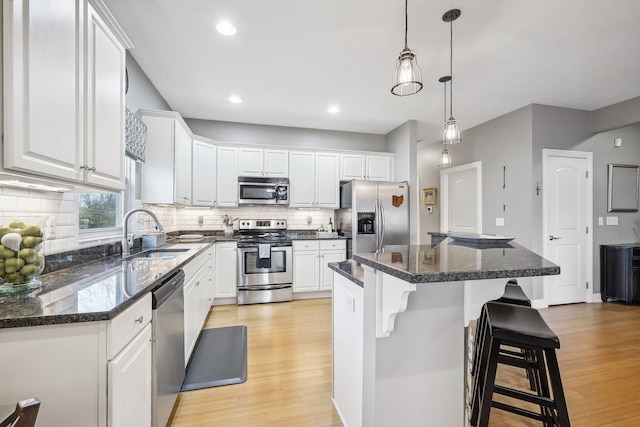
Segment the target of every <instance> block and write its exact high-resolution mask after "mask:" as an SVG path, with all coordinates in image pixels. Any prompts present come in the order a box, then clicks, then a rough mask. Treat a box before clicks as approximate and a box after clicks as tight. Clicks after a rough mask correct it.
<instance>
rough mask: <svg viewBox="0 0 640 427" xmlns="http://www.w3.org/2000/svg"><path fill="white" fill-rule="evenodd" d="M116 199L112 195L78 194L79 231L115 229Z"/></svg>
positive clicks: (116, 215)
mask: <svg viewBox="0 0 640 427" xmlns="http://www.w3.org/2000/svg"><path fill="white" fill-rule="evenodd" d="M118 199H119V197H117V194H114V193H82V194H80V212H79V222H78V224H79V227H80V230H88V229H92V230H94V229H97V228H113V227H117V226H118V225H119V224H118V211H119V209H118V201H119V200H118Z"/></svg>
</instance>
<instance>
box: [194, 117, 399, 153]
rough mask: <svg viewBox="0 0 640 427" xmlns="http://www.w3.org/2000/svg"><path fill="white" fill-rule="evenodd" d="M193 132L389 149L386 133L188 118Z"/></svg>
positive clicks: (226, 137) (228, 139) (286, 143)
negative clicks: (377, 133) (376, 133)
mask: <svg viewBox="0 0 640 427" xmlns="http://www.w3.org/2000/svg"><path fill="white" fill-rule="evenodd" d="M185 121H186V122H187V125H189V128H191V131H192V132H193V133H194V134H196V135H200V136H204V137H205V138H210V139H213V140H216V141H225V142H242V143H247V144H264V145H282V146H286V147H301V148H326V149H329V150H363V151H383V152H384V151H386V148H387V147H386V141H385V137H384V135H375V134H370V133H357V132H342V131H332V130H321V129H306V128H293V127H284V126H268V125H257V124H250V123H235V122H221V121H215V120H200V119H189V118H187V119H185Z"/></svg>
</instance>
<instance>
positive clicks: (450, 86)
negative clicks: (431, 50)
mask: <svg viewBox="0 0 640 427" xmlns="http://www.w3.org/2000/svg"><path fill="white" fill-rule="evenodd" d="M450 24H451V26H450V36H451V37H450V38H449V40H450V44H449V72H450V74H449V76H450V77H451V81H450V82H449V89H450V93H449V106H450V110H449V114H450V117H453V20H451V21H450ZM445 87H446V83H445ZM445 121H446V118H445Z"/></svg>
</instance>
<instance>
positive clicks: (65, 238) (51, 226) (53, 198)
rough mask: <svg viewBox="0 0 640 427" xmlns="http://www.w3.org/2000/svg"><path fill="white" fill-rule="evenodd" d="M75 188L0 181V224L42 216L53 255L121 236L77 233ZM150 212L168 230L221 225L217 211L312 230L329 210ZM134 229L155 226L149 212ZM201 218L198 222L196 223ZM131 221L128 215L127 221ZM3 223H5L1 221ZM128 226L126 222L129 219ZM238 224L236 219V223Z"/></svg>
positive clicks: (218, 227)
mask: <svg viewBox="0 0 640 427" xmlns="http://www.w3.org/2000/svg"><path fill="white" fill-rule="evenodd" d="M78 198H79V194H77V193H57V192H49V191H39V190H30V189H22V188H14V187H3V186H0V223H3V222H7V223H8V222H11V221H13V220H14V219H16V218H24V219H33V220H36V219H38V218H41V217H43V216H46V217H47V221H46V224H45V229H44V233H45V254H47V255H50V254H55V253H60V252H66V251H71V250H76V249H81V248H87V247H91V246H97V245H102V244H105V243H111V242H117V241H119V240H120V236H119V235H117V236H112V237H109V238H104V239H100V240H83V239H82V238H81V236H80V234H79V232H78ZM144 207H146V208H148V209H150V210H151V211H153V212H154V213H155V214H156V216H157V217H158V219H159V220H160V223H161V224H162V225H163V226H164V228H165V230H166V231H167V232H171V231H180V230H189V231H197V230H203V231H204V230H222V216H223V215H229V216H230V217H231V218H243V219H244V218H252V219H256V218H260V219H263V218H264V219H286V220H287V223H288V227H289V229H291V230H317V229H318V228H319V227H320V226H322V225H326V224H327V223H328V222H329V217H331V218H332V219H333V221H334V223H335V218H333V216H334V211H333V210H331V209H288V208H275V207H242V208H236V209H231V208H227V209H225V208H178V207H173V206H154V205H148V206H144ZM137 217H138V234H144V233H149V232H153V231H155V228H154V225H155V224H154V222H153V221H152V220H151V218H150V217H149V216H148V215H144V214H142V215H137ZM199 217H202V224H199V222H198V220H199ZM130 221H133V218H132V219H131V220H130ZM2 225H7V224H2ZM130 225H131V224H130ZM235 228H236V229H237V223H236V225H235Z"/></svg>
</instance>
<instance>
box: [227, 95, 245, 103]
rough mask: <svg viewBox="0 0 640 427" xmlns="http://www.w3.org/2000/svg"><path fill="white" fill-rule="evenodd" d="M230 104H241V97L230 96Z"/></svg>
mask: <svg viewBox="0 0 640 427" xmlns="http://www.w3.org/2000/svg"><path fill="white" fill-rule="evenodd" d="M229 102H233V103H234V104H240V103H241V102H242V99H240V97H239V96H235V95H233V96H230V97H229Z"/></svg>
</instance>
